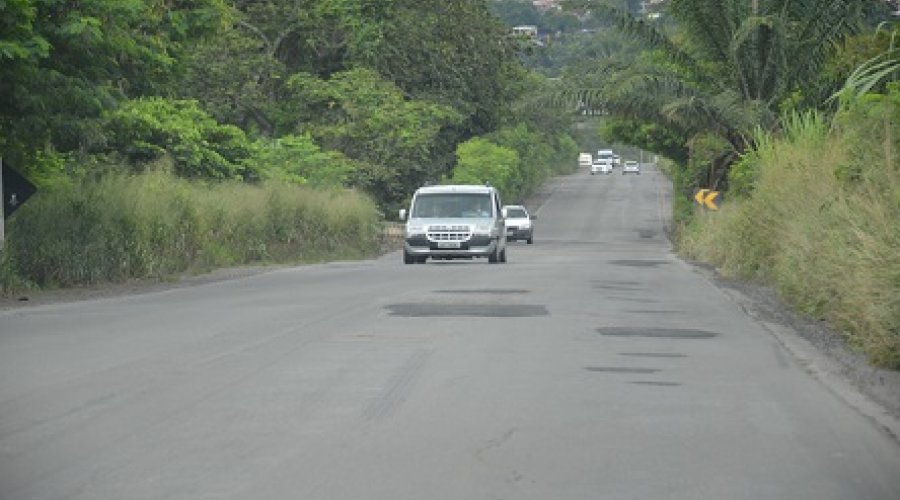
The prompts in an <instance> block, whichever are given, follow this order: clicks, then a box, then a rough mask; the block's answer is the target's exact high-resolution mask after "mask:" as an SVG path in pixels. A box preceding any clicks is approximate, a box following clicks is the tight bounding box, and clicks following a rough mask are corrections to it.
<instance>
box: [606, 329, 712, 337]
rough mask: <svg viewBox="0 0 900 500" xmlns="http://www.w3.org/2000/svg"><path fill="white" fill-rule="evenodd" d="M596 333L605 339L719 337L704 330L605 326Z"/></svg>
mask: <svg viewBox="0 0 900 500" xmlns="http://www.w3.org/2000/svg"><path fill="white" fill-rule="evenodd" d="M597 332H598V333H599V334H601V335H604V336H607V337H645V338H654V339H711V338H713V337H716V336H717V335H719V334H718V333H715V332H709V331H706V330H694V329H690V328H632V327H627V326H606V327H602V328H597Z"/></svg>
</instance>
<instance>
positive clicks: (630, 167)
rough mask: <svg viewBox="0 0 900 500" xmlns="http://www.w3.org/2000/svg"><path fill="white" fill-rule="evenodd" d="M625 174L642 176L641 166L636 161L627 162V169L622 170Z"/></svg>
mask: <svg viewBox="0 0 900 500" xmlns="http://www.w3.org/2000/svg"><path fill="white" fill-rule="evenodd" d="M625 174H638V175H641V166H640V165H639V164H638V162H636V161H634V160H628V161H626V162H625V167H624V168H623V169H622V175H625Z"/></svg>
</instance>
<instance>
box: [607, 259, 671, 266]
mask: <svg viewBox="0 0 900 500" xmlns="http://www.w3.org/2000/svg"><path fill="white" fill-rule="evenodd" d="M609 263H610V264H612V265H614V266H625V267H659V266H664V265H666V264H668V263H669V262H668V261H666V260H634V259H619V260H611V261H609Z"/></svg>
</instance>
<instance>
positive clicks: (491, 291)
mask: <svg viewBox="0 0 900 500" xmlns="http://www.w3.org/2000/svg"><path fill="white" fill-rule="evenodd" d="M434 293H459V294H486V295H518V294H524V293H531V290H517V289H501V288H486V289H482V290H435V291H434Z"/></svg>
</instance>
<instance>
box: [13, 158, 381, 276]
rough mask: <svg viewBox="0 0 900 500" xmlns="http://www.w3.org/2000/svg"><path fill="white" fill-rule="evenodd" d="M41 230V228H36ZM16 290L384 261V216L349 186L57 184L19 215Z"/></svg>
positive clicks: (142, 178)
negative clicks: (241, 268) (266, 266)
mask: <svg viewBox="0 0 900 500" xmlns="http://www.w3.org/2000/svg"><path fill="white" fill-rule="evenodd" d="M35 228H37V229H39V230H34V229H35ZM9 231H10V233H11V234H12V235H14V237H12V238H10V239H9V240H8V241H7V246H6V248H5V250H4V252H3V253H2V254H0V277H2V279H3V282H4V285H5V286H6V287H8V288H31V287H60V286H62V287H65V286H73V285H85V284H87V285H90V284H97V283H105V282H115V281H125V280H130V279H136V278H137V279H166V278H168V277H169V276H172V275H175V274H180V273H185V272H188V273H196V272H204V271H208V270H210V269H212V268H216V267H224V266H234V265H241V264H250V263H260V262H263V263H275V262H281V263H296V262H313V261H320V260H333V259H355V258H362V257H368V256H372V255H375V254H376V253H377V252H378V251H379V248H380V244H381V224H380V216H379V213H378V211H377V208H376V206H375V205H374V203H372V201H371V200H370V199H369V198H368V197H366V196H364V195H362V194H359V193H357V192H354V191H350V190H343V189H328V190H325V189H313V188H309V187H305V186H299V185H296V184H288V183H284V182H281V181H271V182H264V183H259V184H253V185H249V184H245V183H238V182H199V181H190V180H186V179H183V178H179V177H177V176H174V175H172V174H171V173H169V172H165V171H153V172H146V173H142V174H137V175H125V174H113V175H106V176H103V177H102V178H99V179H96V180H86V181H84V182H82V183H80V184H73V185H70V186H57V187H56V188H55V189H53V190H52V191H51V192H49V193H45V194H44V195H43V196H40V197H38V198H36V199H35V200H34V201H32V202H29V207H28V210H25V209H23V210H22V211H21V213H20V214H17V216H16V217H14V218H13V219H12V223H11V224H10V226H9Z"/></svg>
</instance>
